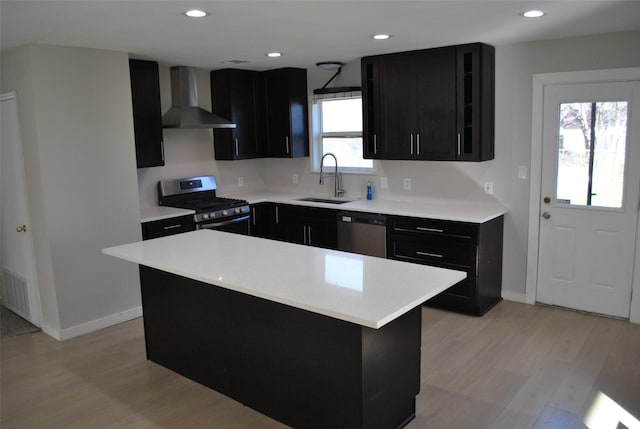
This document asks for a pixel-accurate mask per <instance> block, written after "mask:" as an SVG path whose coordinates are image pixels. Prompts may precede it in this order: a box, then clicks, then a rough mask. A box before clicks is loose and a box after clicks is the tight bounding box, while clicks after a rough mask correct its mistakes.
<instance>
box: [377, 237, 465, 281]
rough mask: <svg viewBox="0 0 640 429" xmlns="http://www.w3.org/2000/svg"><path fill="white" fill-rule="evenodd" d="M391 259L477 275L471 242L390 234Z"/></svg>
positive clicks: (389, 251)
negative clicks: (413, 237) (412, 237)
mask: <svg viewBox="0 0 640 429" xmlns="http://www.w3.org/2000/svg"><path fill="white" fill-rule="evenodd" d="M388 253H389V255H391V258H392V259H397V260H400V261H405V262H414V263H419V264H426V265H434V266H438V267H444V268H451V269H455V270H461V271H466V272H467V275H469V276H477V249H476V245H475V244H473V243H468V242H463V241H459V240H444V239H442V238H439V239H438V238H431V237H420V239H411V238H408V237H402V236H400V237H398V236H392V237H391V239H390V240H389V249H388Z"/></svg>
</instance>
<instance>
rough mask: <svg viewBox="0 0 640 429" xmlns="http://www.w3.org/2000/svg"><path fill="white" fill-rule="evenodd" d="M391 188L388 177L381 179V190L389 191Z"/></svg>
mask: <svg viewBox="0 0 640 429" xmlns="http://www.w3.org/2000/svg"><path fill="white" fill-rule="evenodd" d="M388 187H389V181H388V180H387V178H386V177H381V178H380V189H387V188H388Z"/></svg>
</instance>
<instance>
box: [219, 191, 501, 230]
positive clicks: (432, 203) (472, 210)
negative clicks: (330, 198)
mask: <svg viewBox="0 0 640 429" xmlns="http://www.w3.org/2000/svg"><path fill="white" fill-rule="evenodd" d="M228 196H230V197H233V198H242V199H244V200H247V201H248V202H249V203H250V204H256V203H261V202H272V203H280V204H295V205H301V206H309V207H324V208H331V209H335V210H352V211H359V212H368V213H380V214H387V215H396V216H410V217H418V218H425V219H440V220H451V221H458V222H471V223H483V222H488V221H490V220H491V219H494V218H496V217H498V216H501V215H503V214H505V213H506V212H507V209H506V208H505V207H504V206H503V205H502V204H500V203H498V202H497V201H492V200H486V201H464V200H444V199H435V198H416V199H411V200H408V199H407V200H383V199H373V200H366V199H356V200H353V201H349V202H347V203H344V204H332V203H315V202H308V201H298V200H297V199H298V198H305V197H309V195H297V194H288V193H282V192H269V191H265V192H256V193H250V194H243V195H241V194H235V195H228ZM337 200H340V199H337ZM347 200H348V198H347Z"/></svg>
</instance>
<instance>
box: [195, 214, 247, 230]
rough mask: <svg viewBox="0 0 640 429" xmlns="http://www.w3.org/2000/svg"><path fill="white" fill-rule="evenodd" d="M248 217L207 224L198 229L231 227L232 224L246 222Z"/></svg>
mask: <svg viewBox="0 0 640 429" xmlns="http://www.w3.org/2000/svg"><path fill="white" fill-rule="evenodd" d="M250 217H251V216H242V217H237V218H235V219H231V220H226V221H224V222H217V223H207V224H204V225H200V228H217V227H219V226H226V225H231V224H233V223H238V222H244V221H246V220H249V218H250Z"/></svg>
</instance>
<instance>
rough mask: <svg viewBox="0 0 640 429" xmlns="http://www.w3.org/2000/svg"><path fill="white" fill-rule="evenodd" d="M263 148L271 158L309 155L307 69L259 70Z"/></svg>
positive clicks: (265, 154) (265, 153)
mask: <svg viewBox="0 0 640 429" xmlns="http://www.w3.org/2000/svg"><path fill="white" fill-rule="evenodd" d="M261 77H262V80H263V88H264V113H265V116H264V118H265V128H266V136H265V137H266V138H265V150H264V156H266V157H270V158H297V157H303V156H309V121H308V114H307V111H308V102H307V71H306V70H305V69H299V68H282V69H276V70H268V71H265V72H262V73H261Z"/></svg>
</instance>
